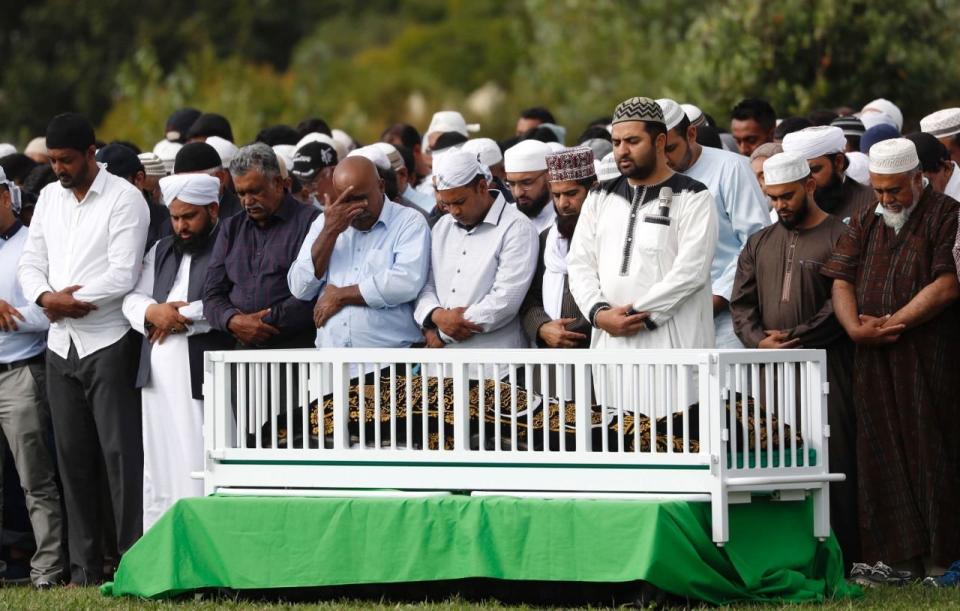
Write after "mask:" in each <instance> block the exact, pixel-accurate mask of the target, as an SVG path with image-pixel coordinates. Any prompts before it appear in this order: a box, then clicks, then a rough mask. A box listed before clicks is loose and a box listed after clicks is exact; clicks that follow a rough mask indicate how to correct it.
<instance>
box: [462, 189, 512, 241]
mask: <svg viewBox="0 0 960 611" xmlns="http://www.w3.org/2000/svg"><path fill="white" fill-rule="evenodd" d="M487 192H488V193H489V194H490V196H491V197H493V198H494V199H493V204H492V205H491V206H490V209H489V210H487V215H486V216H485V217H483V220H482V221H480V222H479V223H477V224H476V225H474V226H473V227H467V226H466V225H464V224H462V223H460V222H457V221H454V224H455V225H456V226H457V227H459V228H460V229H463V230H465V231H473V230H474V229H476V228H477V227H479V226H480V225H483V224H484V223H486V224H487V225H493V226H494V227H496V226H497V225H499V224H500V218H501V217H502V216H503V210H504V208H505V207H506V205H507V200H505V199H504V198H503V193H501V192H500V191H499V190H498V189H490V190H488V191H487Z"/></svg>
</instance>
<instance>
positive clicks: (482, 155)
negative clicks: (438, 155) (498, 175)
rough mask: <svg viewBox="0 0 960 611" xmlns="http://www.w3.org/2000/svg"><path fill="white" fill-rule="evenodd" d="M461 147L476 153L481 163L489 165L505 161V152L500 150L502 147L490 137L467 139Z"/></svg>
mask: <svg viewBox="0 0 960 611" xmlns="http://www.w3.org/2000/svg"><path fill="white" fill-rule="evenodd" d="M460 149H461V150H464V151H467V152H468V153H473V154H475V155H476V156H477V157H478V158H479V159H480V163H482V164H483V165H485V166H487V167H490V166H494V165H497V164H498V163H500V162H501V161H503V153H501V152H500V147H499V146H497V143H496V142H494V141H493V140H492V139H490V138H473V139H471V140H467V141H466V142H464V143H463V145H462V146H461V147H460Z"/></svg>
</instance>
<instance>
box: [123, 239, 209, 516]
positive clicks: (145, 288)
mask: <svg viewBox="0 0 960 611" xmlns="http://www.w3.org/2000/svg"><path fill="white" fill-rule="evenodd" d="M155 252H156V246H154V247H153V248H151V249H150V252H148V253H147V256H146V257H145V258H144V260H143V273H142V274H141V275H140V281H139V282H138V283H137V286H136V288H135V289H134V291H133V292H132V293H130V294H129V295H127V297H126V298H125V299H124V301H123V312H124V314H125V315H126V316H127V318H128V320H129V321H130V325H131V326H132V327H133V328H134V329H136V330H137V331H138V332H140V333H143V334H146V329H145V328H144V314H145V313H146V310H147V308H148V307H149V306H151V305H153V304H155V303H157V302H156V301H155V300H154V299H153V297H152V295H153V280H154V269H153V258H154V253H155ZM190 261H191V257H190V255H189V254H184V255H183V258H182V259H181V261H180V268H179V269H178V270H177V277H176V278H175V279H174V281H173V286H172V287H171V288H170V293H169V295H167V302H171V301H186V300H187V289H188V285H189V282H190ZM179 311H180V313H181V314H182V315H184V316H185V317H187V318H189V319H190V320H192V321H194V322H193V324H192V325H189V326H188V327H187V333H186V334H177V335H168V336H167V337H166V339H164V340H163V343H162V344H160V343H154V344H153V347H152V349H151V350H152V352H151V354H150V381H149V382H148V383H147V385H146V386H144V387H143V389H142V391H141V398H142V402H143V530H144V532H146V531H147V529H149V528H150V527H151V526H153V524H154V523H155V522H156V521H157V520H158V519H160V516H162V515H163V514H164V512H166V511H167V510H168V509H169V508H170V507H171V506H173V504H174V503H176V502H177V501H178V500H179V499H182V498H188V497H197V496H203V480H198V479H193V478H191V477H190V473H191V472H195V471H197V472H199V471H203V401H199V400H197V399H194V398H193V393H192V390H191V386H190V355H189V354H188V352H187V337H188V336H191V335H196V334H200V333H207V332H208V331H210V325H209V324H208V323H207V321H206V319H204V317H203V302H202V301H199V300H197V301H193V302H190V303H189V304H188V305H186V306H183V307H182V308H180V310H179Z"/></svg>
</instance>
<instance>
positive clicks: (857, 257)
mask: <svg viewBox="0 0 960 611" xmlns="http://www.w3.org/2000/svg"><path fill="white" fill-rule="evenodd" d="M957 212H958V203H957V202H956V201H954V200H952V199H950V198H949V197H946V196H944V195H943V194H940V193H934V192H933V191H932V189H930V188H929V187H927V188H926V189H924V191H923V195H922V196H921V198H920V201H919V202H918V203H917V204H916V205H915V206H914V208H913V212H912V213H911V215H910V218H909V219H908V220H907V222H906V224H905V225H904V226H903V228H902V229H901V230H900V233H899V234H897V233H895V232H894V231H893V229H890V228H889V227H887V226H886V225H885V224H884V222H883V219H882V217H881V216H880V215H878V214H877V213H875V212H874V210H872V209H868V210H864V211H861V212H860V214H858V215H857V216H856V217H855V218H854V219H853V221H852V222H851V223H850V231H849V233H847V234H846V235H844V236H843V237H841V238H840V241H839V242H838V243H837V247H836V248H835V249H834V253H833V255H832V257H831V259H830V261H829V262H828V263H827V265H825V266H824V269H823V273H824V274H825V275H827V276H829V277H832V278H839V279H843V280H846V281H848V282H850V283H852V284H853V285H854V286H855V292H856V297H857V308H858V311H859V313H860V314H866V315H870V316H884V315H886V314H893V313H895V312H896V311H897V310H899V309H901V308H902V307H904V306H905V305H907V303H909V302H910V300H911V299H913V297H914V296H916V295H917V293H919V292H920V291H921V290H922V289H923V288H924V287H926V286H927V285H929V284H930V283H931V282H933V281H934V279H935V278H936V277H937V276H939V275H941V274H944V273H949V274H955V273H956V266H955V264H954V260H953V256H952V252H951V250H952V248H953V245H954V242H955V241H956V238H957ZM958 361H960V304H958V303H956V302H955V303H953V304H951V305H950V306H948V307H947V308H946V309H945V310H944V311H943V312H941V313H940V314H938V315H937V316H935V317H934V318H932V319H930V320H928V321H927V322H925V323H923V324H921V325H918V326H916V327H914V328H912V329H909V330H907V331H905V332H904V333H903V334H901V335H900V338H899V339H898V340H897V341H896V342H894V343H892V344H887V345H883V346H866V345H858V346H857V350H856V360H855V375H854V380H853V383H854V407H855V410H856V416H857V467H858V470H859V486H860V515H861V531H860V533H861V541H862V547H863V555H864V559H865V560H867V561H868V562H873V561H876V560H883V561H884V562H887V563H891V562H901V561H906V560H911V559H914V558H918V557H930V558H932V559H933V560H934V561H935V562H936V563H938V564H942V565H944V566H946V565H948V564H950V563H951V562H953V561H954V560H956V559H957V558H960V511H958V503H960V443H958V440H960V375H957V371H956V367H957V363H958Z"/></svg>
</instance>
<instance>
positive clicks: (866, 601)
mask: <svg viewBox="0 0 960 611" xmlns="http://www.w3.org/2000/svg"><path fill="white" fill-rule="evenodd" d="M358 608H364V609H418V610H423V611H434V610H441V609H530V608H531V607H515V606H505V605H501V604H499V603H497V602H495V601H488V602H481V603H477V602H471V601H465V600H462V599H459V598H451V599H448V600H446V601H443V602H440V603H422V604H408V603H393V602H389V601H378V600H339V601H332V602H321V603H313V604H296V605H294V604H283V603H266V602H263V601H255V600H254V601H251V600H233V599H230V598H204V599H195V598H194V597H186V598H181V599H177V600H173V601H169V600H168V601H148V600H140V599H135V598H106V597H103V596H101V595H100V593H99V591H98V590H97V589H95V588H76V589H64V588H58V589H56V590H52V591H47V592H37V591H35V590H34V589H33V588H31V587H28V586H12V587H10V586H8V587H5V588H0V609H15V610H17V611H20V610H28V609H70V610H74V609H89V610H91V611H93V610H97V611H99V610H100V609H183V610H188V609H189V610H193V609H198V610H201V611H209V610H212V609H241V610H252V609H291V610H294V609H295V610H296V611H307V610H310V609H323V610H327V609H358ZM729 608H730V609H744V610H756V609H791V610H796V609H812V608H814V606H813V605H740V606H736V607H729ZM817 608H826V609H851V610H856V611H861V610H867V609H870V610H873V609H878V610H879V609H882V610H884V611H886V610H891V611H896V610H901V609H902V610H908V609H909V610H911V611H912V610H914V609H960V589H952V590H934V589H930V588H925V587H923V586H920V585H915V586H910V587H906V588H874V589H871V590H868V591H867V592H866V595H865V596H864V597H863V598H861V599H858V600H844V601H837V602H829V603H827V604H825V605H823V606H822V607H817Z"/></svg>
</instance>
